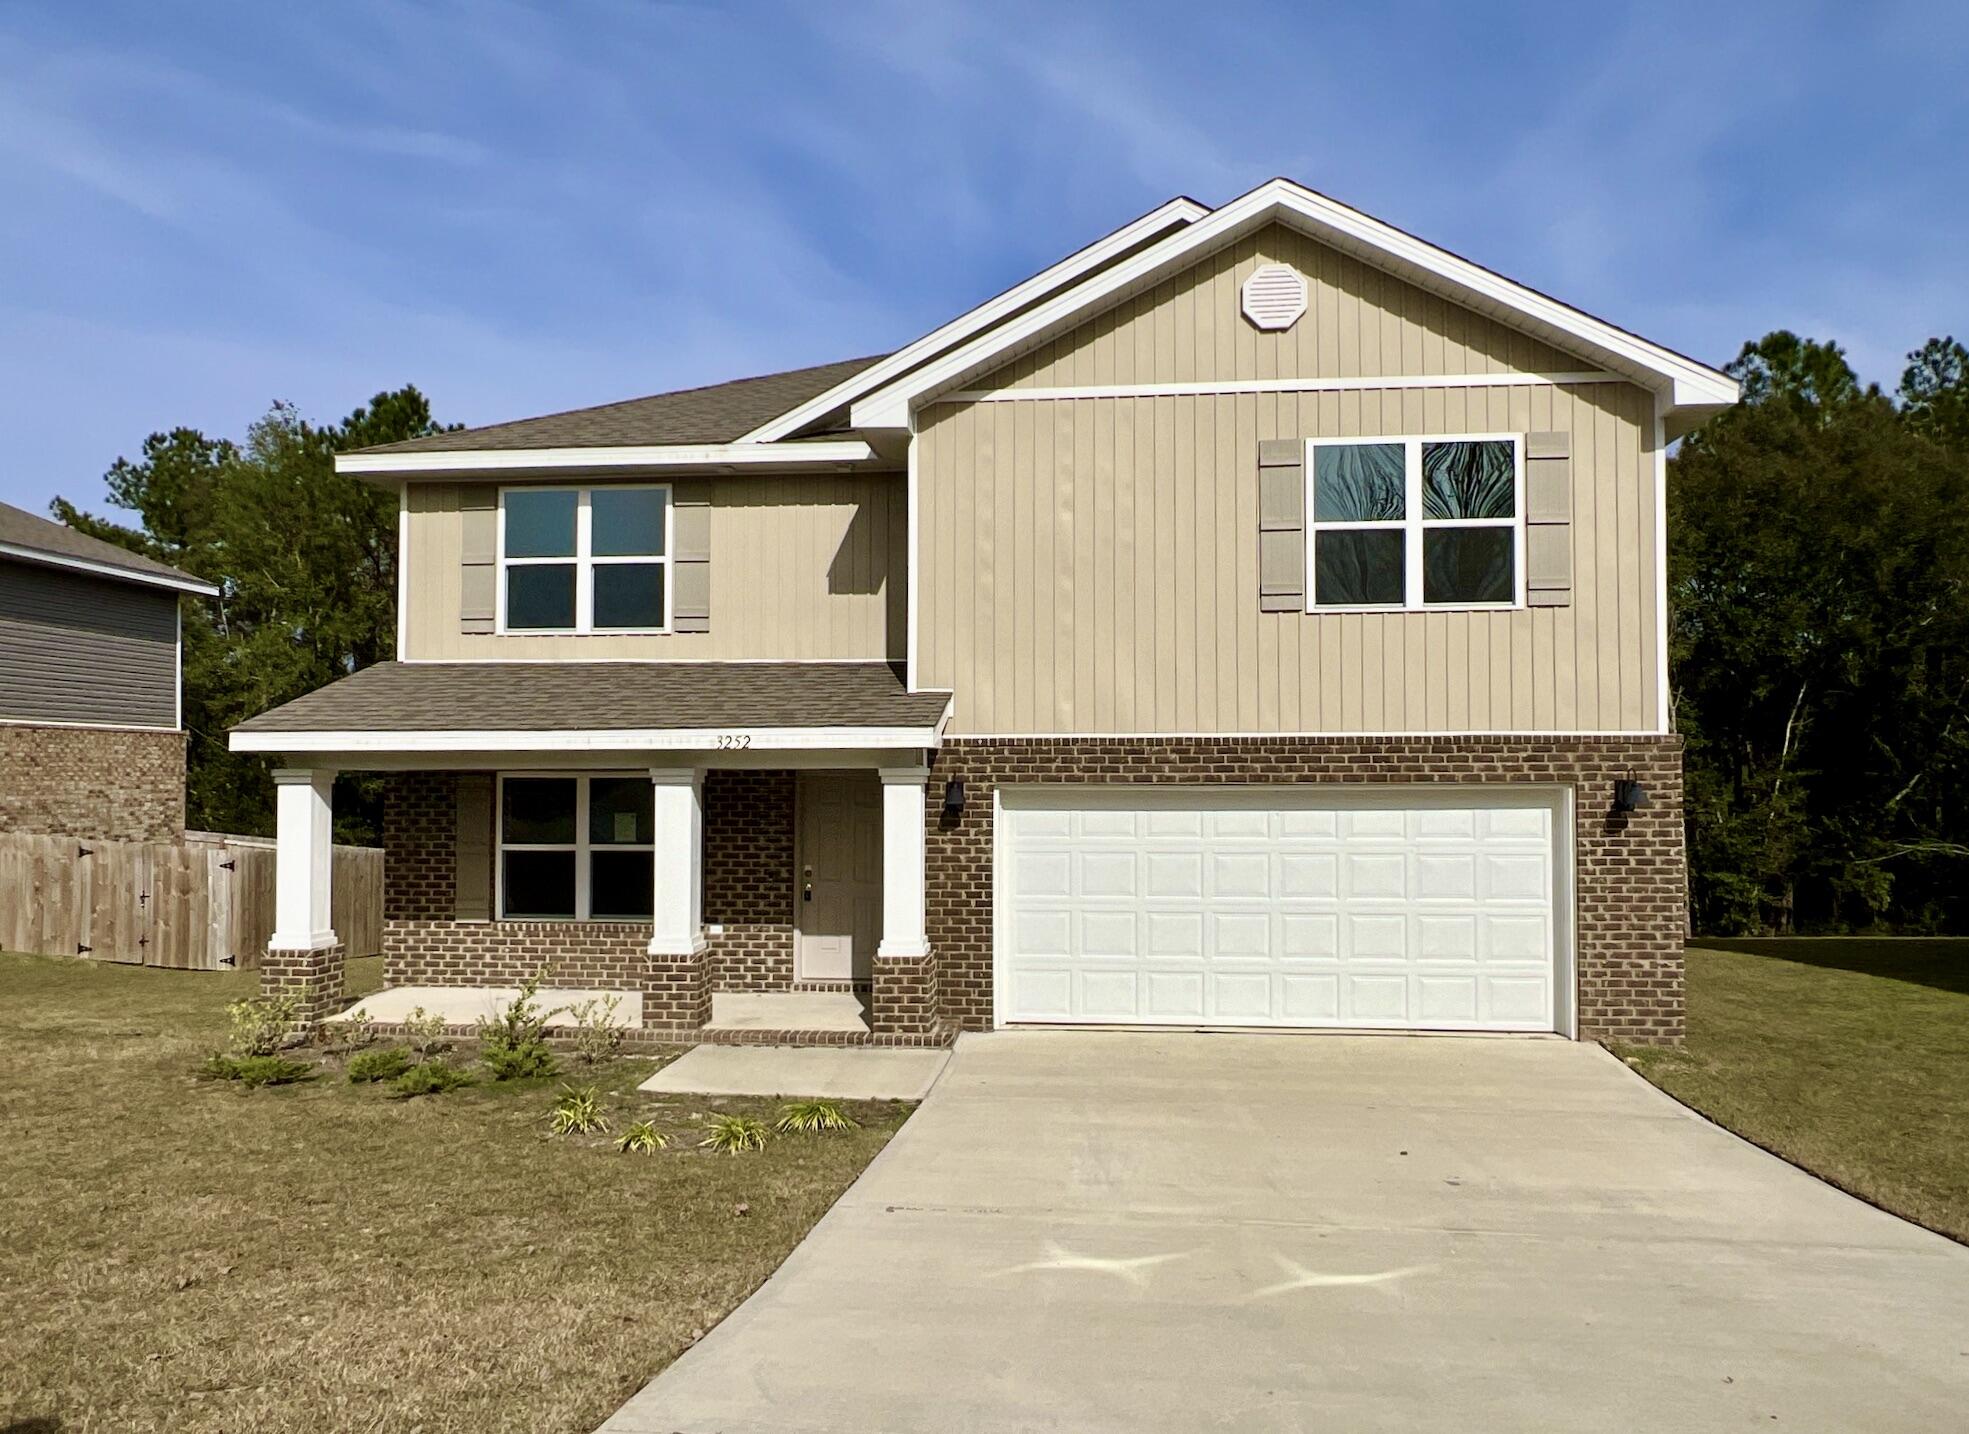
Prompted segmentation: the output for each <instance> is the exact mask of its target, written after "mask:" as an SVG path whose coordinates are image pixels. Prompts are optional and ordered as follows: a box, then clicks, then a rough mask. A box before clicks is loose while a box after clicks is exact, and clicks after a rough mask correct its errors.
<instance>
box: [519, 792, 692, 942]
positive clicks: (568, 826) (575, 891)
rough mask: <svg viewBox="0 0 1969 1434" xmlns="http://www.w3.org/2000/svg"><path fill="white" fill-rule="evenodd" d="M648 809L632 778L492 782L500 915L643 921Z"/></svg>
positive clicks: (648, 872) (649, 881) (649, 802)
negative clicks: (496, 785) (496, 799)
mask: <svg viewBox="0 0 1969 1434" xmlns="http://www.w3.org/2000/svg"><path fill="white" fill-rule="evenodd" d="M654 830H655V802H654V798H653V794H652V793H651V791H650V779H649V775H648V774H647V773H643V774H641V775H637V776H620V777H617V776H596V777H501V778H500V779H499V914H500V915H501V916H502V917H512V918H532V919H536V920H559V921H586V920H589V919H593V920H597V921H632V920H644V921H646V920H648V919H649V918H650V916H651V915H652V914H653V913H654V911H655V909H656V908H655V902H654V899H653V893H654V890H655V875H656V873H655V856H654V852H655V850H656V847H655V844H654V840H653V837H654Z"/></svg>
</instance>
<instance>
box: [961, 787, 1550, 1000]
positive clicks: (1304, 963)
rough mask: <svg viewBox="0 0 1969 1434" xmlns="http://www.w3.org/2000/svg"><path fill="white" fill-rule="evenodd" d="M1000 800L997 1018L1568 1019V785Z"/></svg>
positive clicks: (1091, 790)
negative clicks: (1561, 786)
mask: <svg viewBox="0 0 1969 1434" xmlns="http://www.w3.org/2000/svg"><path fill="white" fill-rule="evenodd" d="M998 800H999V803H1000V807H999V812H998V819H997V828H996V829H997V852H996V859H995V864H996V870H997V878H998V879H997V884H996V887H997V889H996V902H997V906H996V913H995V914H996V920H995V922H994V926H995V928H996V931H997V939H996V966H997V975H996V992H995V995H996V1006H997V1011H998V1019H999V1022H1000V1023H1001V1024H1008V1025H1016V1024H1028V1023H1032V1024H1047V1023H1051V1024H1060V1023H1065V1024H1075V1025H1160V1026H1272V1027H1300V1028H1309V1029H1317V1028H1350V1027H1351V1028H1364V1029H1376V1030H1486V1031H1555V1030H1556V1031H1560V1032H1567V1033H1569V1032H1570V1030H1571V1028H1572V978H1571V969H1570V968H1571V962H1570V950H1571V940H1570V913H1569V911H1568V893H1569V891H1570V885H1571V871H1570V866H1569V861H1568V859H1567V855H1568V853H1569V851H1570V849H1571V840H1570V833H1571V825H1572V819H1571V810H1570V805H1569V803H1568V800H1567V791H1566V790H1565V789H1563V788H1555V787H1484V788H1455V787H1450V788H1408V787H1402V788H1382V789H1368V788H1360V787H1352V788H1331V787H1325V788H1322V787H1300V788H1295V787H1220V788H1189V789H1175V790H1171V789H1168V788H1157V789H1147V788H1140V787H1106V788H1099V787H1071V786H1056V787H1029V788H1000V789H999V792H998Z"/></svg>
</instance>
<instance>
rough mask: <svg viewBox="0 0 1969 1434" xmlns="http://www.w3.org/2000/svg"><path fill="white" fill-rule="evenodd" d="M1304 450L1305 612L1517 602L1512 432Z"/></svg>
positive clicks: (1518, 493)
mask: <svg viewBox="0 0 1969 1434" xmlns="http://www.w3.org/2000/svg"><path fill="white" fill-rule="evenodd" d="M1307 446H1308V448H1309V449H1310V450H1311V451H1310V452H1309V453H1308V455H1307V457H1308V459H1309V461H1308V463H1307V464H1306V472H1307V486H1308V488H1309V489H1310V491H1309V492H1308V494H1307V499H1308V502H1307V512H1308V514H1309V515H1310V521H1308V523H1307V525H1306V537H1307V540H1308V541H1309V542H1310V543H1311V544H1312V552H1311V554H1310V555H1309V556H1310V559H1311V561H1310V562H1309V563H1308V565H1307V566H1308V569H1309V571H1310V572H1311V574H1312V583H1311V585H1310V589H1309V591H1308V593H1307V606H1308V607H1309V609H1310V610H1311V611H1314V612H1333V611H1336V610H1338V611H1347V610H1354V611H1362V610H1377V609H1380V610H1395V611H1403V610H1408V611H1414V610H1418V609H1428V610H1432V611H1441V610H1444V609H1451V610H1454V609H1470V608H1506V607H1514V606H1516V605H1517V603H1518V601H1519V596H1520V592H1521V589H1522V586H1523V583H1522V575H1523V572H1524V525H1523V523H1522V521H1521V519H1522V517H1523V514H1524V462H1523V455H1522V453H1521V452H1520V443H1519V440H1518V438H1517V437H1516V436H1515V435H1503V436H1488V435H1483V434H1476V435H1465V436H1454V435H1451V436H1444V437H1440V438H1356V439H1340V440H1329V439H1317V440H1314V441H1312V442H1311V443H1309V444H1308V445H1307Z"/></svg>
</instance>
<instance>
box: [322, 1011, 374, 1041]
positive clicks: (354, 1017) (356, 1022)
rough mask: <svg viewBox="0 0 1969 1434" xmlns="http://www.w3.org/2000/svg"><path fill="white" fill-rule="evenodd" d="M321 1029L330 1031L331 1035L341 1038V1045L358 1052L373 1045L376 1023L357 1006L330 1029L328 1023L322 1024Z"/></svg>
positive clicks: (366, 1012) (367, 1013)
mask: <svg viewBox="0 0 1969 1434" xmlns="http://www.w3.org/2000/svg"><path fill="white" fill-rule="evenodd" d="M323 1029H324V1030H332V1032H333V1034H335V1035H339V1036H340V1037H341V1039H342V1044H344V1045H346V1046H350V1047H354V1048H356V1049H358V1050H359V1049H361V1048H362V1047H363V1046H367V1045H371V1044H373V1043H374V1042H375V1040H376V1022H375V1021H374V1020H373V1019H371V1017H370V1014H369V1012H368V1011H367V1010H366V1009H364V1008H363V1007H361V1006H357V1007H356V1008H355V1009H354V1010H353V1011H351V1012H349V1013H348V1015H346V1016H344V1017H343V1018H342V1019H341V1020H339V1021H336V1022H334V1023H333V1025H332V1027H331V1026H330V1025H329V1023H327V1022H323Z"/></svg>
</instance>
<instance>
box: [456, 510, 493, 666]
mask: <svg viewBox="0 0 1969 1434" xmlns="http://www.w3.org/2000/svg"><path fill="white" fill-rule="evenodd" d="M458 532H459V558H458V562H459V568H458V630H459V631H460V632H491V631H492V630H493V626H494V621H495V618H496V617H497V614H498V612H499V593H498V588H499V490H498V489H497V488H494V487H490V486H487V485H482V484H477V483H468V484H466V485H464V487H463V488H462V489H461V491H460V492H459V495H458Z"/></svg>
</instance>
